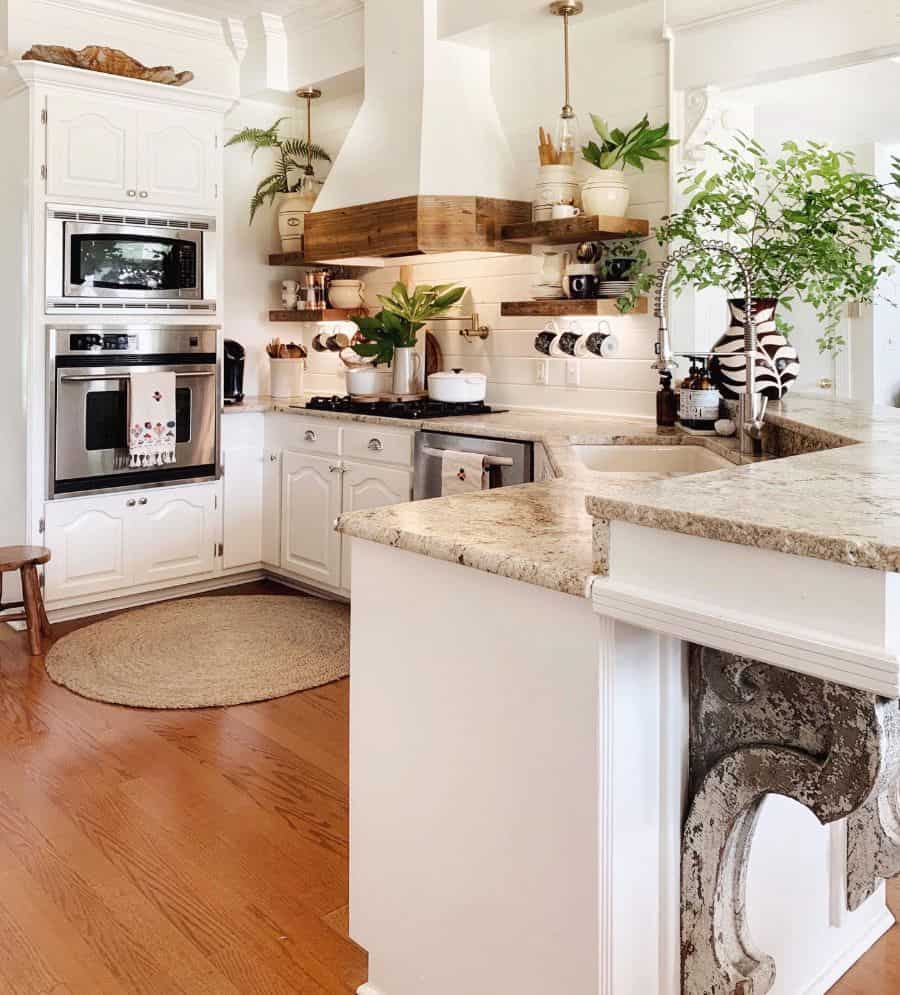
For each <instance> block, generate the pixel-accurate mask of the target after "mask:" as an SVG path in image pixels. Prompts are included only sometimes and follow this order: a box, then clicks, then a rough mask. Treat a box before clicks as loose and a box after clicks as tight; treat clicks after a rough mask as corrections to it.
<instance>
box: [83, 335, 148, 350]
mask: <svg viewBox="0 0 900 995" xmlns="http://www.w3.org/2000/svg"><path fill="white" fill-rule="evenodd" d="M137 348H138V337H137V335H126V334H123V333H116V332H112V333H110V332H104V333H103V334H102V335H99V334H97V333H96V332H75V333H73V334H71V335H70V336H69V352H136V351H137Z"/></svg>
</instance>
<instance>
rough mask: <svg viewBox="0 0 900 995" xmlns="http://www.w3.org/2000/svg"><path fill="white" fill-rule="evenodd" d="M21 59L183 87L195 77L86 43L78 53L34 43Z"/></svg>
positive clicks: (169, 67)
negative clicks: (148, 64) (149, 64)
mask: <svg viewBox="0 0 900 995" xmlns="http://www.w3.org/2000/svg"><path fill="white" fill-rule="evenodd" d="M22 58H23V59H33V60H35V61H36V62H52V63H54V64H55V65H58V66H73V67H74V68H76V69H90V70H93V71H94V72H98V73H109V74H110V75H112V76H128V77H129V78H131V79H144V80H148V81H149V82H151V83H165V84H167V85H169V86H184V84H185V83H190V81H191V80H192V79H193V78H194V74H193V73H192V72H190V71H189V70H187V69H186V70H184V71H183V72H180V73H176V72H175V70H174V69H173V68H172V66H145V65H143V64H142V63H140V62H138V61H137V59H133V58H132V57H131V56H130V55H126V53H125V52H122V51H120V50H119V49H117V48H107V47H105V46H103V45H87V46H86V47H85V48H82V49H80V50H79V51H77V52H76V51H75V50H74V49H72V48H65V47H64V46H62V45H32V46H31V48H29V49H28V51H27V52H26V53H25V54H24V55H23V56H22Z"/></svg>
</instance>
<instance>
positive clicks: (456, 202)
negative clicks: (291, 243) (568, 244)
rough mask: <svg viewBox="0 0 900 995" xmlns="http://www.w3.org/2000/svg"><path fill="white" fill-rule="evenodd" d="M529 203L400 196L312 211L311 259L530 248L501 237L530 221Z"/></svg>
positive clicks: (307, 243) (307, 229) (307, 250)
mask: <svg viewBox="0 0 900 995" xmlns="http://www.w3.org/2000/svg"><path fill="white" fill-rule="evenodd" d="M530 218H531V204H530V203H528V202H527V201H522V200H499V199H496V198H493V197H437V196H422V197H400V198H398V199H396V200H383V201H378V202H376V203H372V204H359V205H357V206H355V207H342V208H338V209H337V210H333V211H320V212H315V211H313V212H311V213H310V214H308V215H307V216H306V220H305V226H304V254H305V255H306V256H307V257H308V258H310V259H329V260H330V259H352V258H356V257H360V256H380V257H387V258H390V257H392V256H412V255H417V254H425V253H436V252H512V253H520V254H522V253H529V252H530V251H531V249H530V246H528V245H522V244H514V243H504V242H501V241H500V229H501V228H502V226H503V225H511V224H516V223H517V222H525V221H529V220H530Z"/></svg>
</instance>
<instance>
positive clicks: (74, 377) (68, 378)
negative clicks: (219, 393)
mask: <svg viewBox="0 0 900 995" xmlns="http://www.w3.org/2000/svg"><path fill="white" fill-rule="evenodd" d="M215 375H216V374H215V372H214V371H213V370H201V371H199V372H198V373H176V374H175V376H176V377H214V376H215ZM130 376H131V373H130V372H129V373H78V374H72V373H67V374H64V375H63V376H61V377H60V378H59V379H60V382H61V383H79V382H83V381H86V380H127V379H128V377H130Z"/></svg>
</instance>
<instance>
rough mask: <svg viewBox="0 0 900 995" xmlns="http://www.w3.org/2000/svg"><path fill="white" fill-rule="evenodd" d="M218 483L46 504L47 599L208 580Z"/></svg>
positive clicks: (215, 535) (213, 550) (213, 557)
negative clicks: (183, 581) (49, 556)
mask: <svg viewBox="0 0 900 995" xmlns="http://www.w3.org/2000/svg"><path fill="white" fill-rule="evenodd" d="M218 492H219V486H218V484H215V483H211V484H197V485H184V486H181V487H173V488H165V489H162V488H161V489H159V490H145V491H138V492H135V493H130V494H127V493H126V494H98V495H96V496H92V497H85V498H72V499H62V500H56V501H48V502H47V504H46V505H45V511H44V520H45V532H44V544H45V545H46V546H47V547H48V548H49V549H50V553H51V559H50V562H49V563H48V564H47V566H46V568H45V569H46V597H47V601H48V602H50V603H51V604H52V603H53V602H60V601H67V600H70V599H73V600H77V599H83V598H84V597H85V596H90V595H98V594H109V595H111V596H116V597H118V596H119V595H122V594H127V593H128V591H129V589H131V588H139V587H144V588H146V587H148V586H153V587H167V586H169V585H170V584H172V583H178V582H179V581H181V580H188V581H194V580H201V579H203V578H204V577H208V576H211V575H212V574H213V572H214V570H215V566H216V544H217V542H218V535H219V524H218V523H219V514H220V512H219V508H218Z"/></svg>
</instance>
